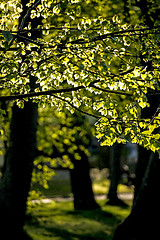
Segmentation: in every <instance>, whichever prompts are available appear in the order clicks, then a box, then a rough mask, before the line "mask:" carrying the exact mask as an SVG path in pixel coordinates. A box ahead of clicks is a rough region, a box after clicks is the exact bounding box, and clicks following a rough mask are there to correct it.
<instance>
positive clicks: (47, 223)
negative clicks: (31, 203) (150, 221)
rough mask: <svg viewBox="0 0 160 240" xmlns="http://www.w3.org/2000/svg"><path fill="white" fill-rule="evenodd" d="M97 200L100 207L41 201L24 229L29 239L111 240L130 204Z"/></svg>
mask: <svg viewBox="0 0 160 240" xmlns="http://www.w3.org/2000/svg"><path fill="white" fill-rule="evenodd" d="M98 203H99V204H100V205H101V207H102V210H94V211H74V210H73V203H72V202H54V201H53V202H51V203H48V204H43V205H42V206H40V207H38V208H37V209H35V211H34V212H33V213H32V216H29V217H28V221H27V222H26V225H25V230H26V231H27V233H28V234H29V235H30V236H31V237H32V238H33V240H53V239H54V240H82V239H83V240H106V239H107V240H111V239H112V236H113V232H114V230H115V228H116V226H117V224H118V223H119V222H121V221H122V220H123V219H124V218H125V217H126V216H127V215H128V214H129V212H130V207H126V208H122V207H115V206H109V205H106V204H105V201H104V200H100V201H98ZM128 203H129V202H128Z"/></svg>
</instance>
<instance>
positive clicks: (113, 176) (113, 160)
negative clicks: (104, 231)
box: [107, 143, 125, 205]
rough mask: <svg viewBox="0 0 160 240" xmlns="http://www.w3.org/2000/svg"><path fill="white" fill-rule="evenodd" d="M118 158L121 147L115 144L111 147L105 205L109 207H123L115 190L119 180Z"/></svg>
mask: <svg viewBox="0 0 160 240" xmlns="http://www.w3.org/2000/svg"><path fill="white" fill-rule="evenodd" d="M120 158H121V145H120V144H117V143H115V144H114V145H113V146H112V147H111V153H110V187H109V192H108V195H107V198H108V201H107V204H110V205H125V203H123V201H121V200H120V199H119V198H118V195H117V188H118V184H119V180H120Z"/></svg>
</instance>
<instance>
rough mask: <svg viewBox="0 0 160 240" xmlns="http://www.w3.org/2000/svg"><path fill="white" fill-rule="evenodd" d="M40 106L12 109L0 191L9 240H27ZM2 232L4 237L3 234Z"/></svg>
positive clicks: (1, 219)
mask: <svg viewBox="0 0 160 240" xmlns="http://www.w3.org/2000/svg"><path fill="white" fill-rule="evenodd" d="M37 113H38V111H37V104H35V103H32V102H31V101H28V102H25V104H24V108H23V109H19V108H18V106H16V105H14V106H13V109H12V120H11V127H10V129H11V134H10V143H9V149H8V154H7V161H6V167H5V172H4V175H3V178H2V183H1V190H0V193H1V194H0V213H1V214H0V226H1V234H4V236H5V237H6V239H10V238H9V237H12V238H14V237H15V239H20V237H21V239H24V238H23V237H22V234H23V225H24V221H25V211H26V201H27V197H28V192H29V189H30V183H31V177H32V170H33V160H34V158H35V150H36V132H37V116H38V114H37ZM2 232H3V233H2Z"/></svg>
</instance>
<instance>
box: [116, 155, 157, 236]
mask: <svg viewBox="0 0 160 240" xmlns="http://www.w3.org/2000/svg"><path fill="white" fill-rule="evenodd" d="M159 173H160V159H159V157H158V154H157V153H156V154H154V153H152V154H151V157H150V160H149V163H148V166H147V170H146V172H145V176H144V178H143V183H142V186H141V188H140V191H139V193H138V195H137V198H136V199H135V201H134V205H133V209H132V211H131V213H130V215H129V216H128V217H127V218H126V219H125V220H124V222H122V223H121V224H120V225H119V226H118V228H117V229H116V231H115V235H114V238H113V240H122V239H123V240H140V239H159V236H160V233H159V215H160V204H159V203H160V194H159V191H158V189H159V180H160V174H159Z"/></svg>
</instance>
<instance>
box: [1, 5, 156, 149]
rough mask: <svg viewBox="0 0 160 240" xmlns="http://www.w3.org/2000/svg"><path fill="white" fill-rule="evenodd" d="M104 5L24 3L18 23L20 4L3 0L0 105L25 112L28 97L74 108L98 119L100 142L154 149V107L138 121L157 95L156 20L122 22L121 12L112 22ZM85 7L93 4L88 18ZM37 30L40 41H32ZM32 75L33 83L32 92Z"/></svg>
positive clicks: (133, 9) (136, 10)
mask: <svg viewBox="0 0 160 240" xmlns="http://www.w3.org/2000/svg"><path fill="white" fill-rule="evenodd" d="M110 3H111V1H109V4H108V5H105V2H104V1H102V3H101V4H99V3H98V1H95V2H94V4H93V3H91V1H89V0H88V1H86V2H85V3H84V2H83V1H80V0H76V1H74V0H63V1H54V0H52V1H51V0H42V1H40V0H38V1H30V2H29V3H28V4H27V7H28V10H27V12H26V15H25V16H24V17H23V18H22V19H21V21H20V24H19V25H18V22H19V18H20V14H21V12H22V5H21V4H20V2H19V1H14V0H11V1H3V3H1V5H0V8H1V21H0V44H1V48H0V62H1V65H0V69H1V75H0V83H1V97H0V101H7V100H15V101H17V104H18V105H19V107H23V105H24V101H27V100H28V98H32V99H33V101H35V102H38V103H39V105H40V106H46V105H49V106H55V107H56V108H57V110H58V111H63V110H64V108H67V109H69V110H70V112H71V113H73V112H74V111H75V110H78V111H80V112H83V113H86V114H88V115H91V116H93V117H95V118H96V119H97V123H96V128H97V133H96V136H97V138H98V139H99V140H100V142H101V144H102V145H109V146H111V145H112V144H113V143H114V142H116V141H118V142H119V143H121V142H122V143H125V142H127V141H132V142H134V143H137V144H140V145H142V146H144V147H146V148H150V149H151V150H152V151H156V150H157V151H159V149H160V144H159V138H160V135H159V134H158V132H157V129H158V127H159V123H160V122H159V121H160V113H159V108H158V109H157V111H156V112H155V114H154V116H153V117H152V118H147V119H144V118H143V119H142V118H141V109H143V108H147V107H149V103H148V96H151V95H154V94H159V91H160V88H159V77H160V76H159V58H160V57H159V39H160V35H159V22H158V21H157V22H155V23H154V25H153V26H152V27H147V26H145V25H144V24H143V23H141V21H137V24H135V22H134V23H132V24H128V23H124V17H122V14H120V15H119V16H117V15H116V16H113V17H111V14H109V13H110V7H109V6H110ZM88 4H91V5H90V6H92V5H93V6H94V7H93V10H92V13H91V14H90V15H89V14H88V6H89V5H88ZM119 4H120V2H118V5H117V6H118V7H119V6H120V5H119ZM121 4H122V3H121ZM122 5H123V8H124V6H125V4H122ZM103 6H105V7H103ZM155 6H156V5H155ZM155 6H154V8H152V11H155ZM114 7H115V9H116V4H114ZM102 8H103V9H106V8H107V12H108V14H109V15H108V16H109V19H107V18H106V16H105V14H104V10H102ZM127 8H128V15H131V13H133V15H134V16H136V14H135V13H138V14H140V8H136V7H134V4H132V6H129V5H127ZM96 11H98V13H101V14H99V16H97V14H95V13H96ZM115 11H116V10H115ZM29 16H30V18H31V19H35V21H36V19H37V18H40V17H41V18H42V24H41V25H39V26H38V27H37V28H36V29H34V28H33V26H32V25H31V22H29V21H28V19H29ZM126 22H127V21H126ZM37 32H41V37H37V38H35V35H36V33H37ZM30 76H32V77H34V79H37V80H36V84H37V85H36V88H35V89H33V88H32V87H31V84H30V81H31V79H30ZM1 113H3V112H1Z"/></svg>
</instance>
